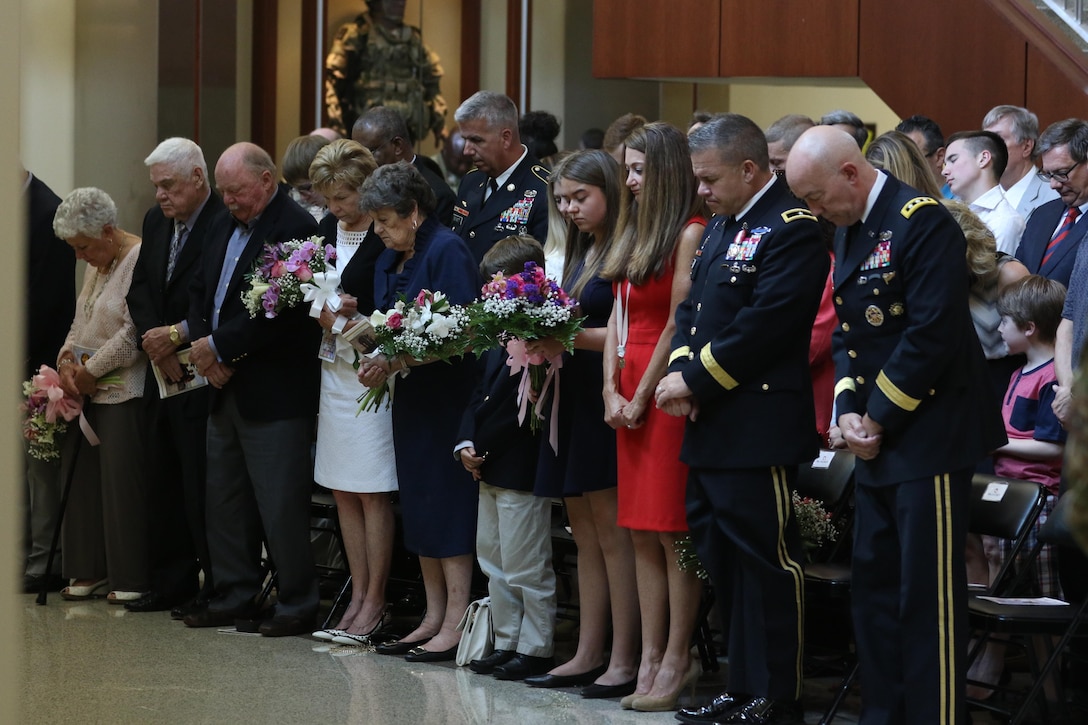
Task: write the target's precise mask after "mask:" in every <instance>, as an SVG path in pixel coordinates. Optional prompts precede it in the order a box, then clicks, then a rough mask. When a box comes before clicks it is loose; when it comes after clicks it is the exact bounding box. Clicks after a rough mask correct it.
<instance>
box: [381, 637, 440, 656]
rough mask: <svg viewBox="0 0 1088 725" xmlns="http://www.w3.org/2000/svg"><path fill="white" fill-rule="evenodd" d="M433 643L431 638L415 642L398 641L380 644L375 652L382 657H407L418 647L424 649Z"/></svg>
mask: <svg viewBox="0 0 1088 725" xmlns="http://www.w3.org/2000/svg"><path fill="white" fill-rule="evenodd" d="M430 641H431V638H430V637H425V638H424V639H417V640H416V641H414V642H405V641H404V640H397V641H396V642H387V643H385V644H380V645H378V646H377V647H375V648H374V651H375V652H377V653H378V654H380V655H406V654H408V653H409V652H411V651H412V650H413V649H415V648H417V647H422V646H423V645H425V644H427V643H428V642H430Z"/></svg>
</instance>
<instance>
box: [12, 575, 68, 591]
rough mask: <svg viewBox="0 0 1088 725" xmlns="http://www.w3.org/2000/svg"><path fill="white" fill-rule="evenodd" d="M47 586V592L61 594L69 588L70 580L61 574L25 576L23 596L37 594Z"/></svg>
mask: <svg viewBox="0 0 1088 725" xmlns="http://www.w3.org/2000/svg"><path fill="white" fill-rule="evenodd" d="M43 585H44V586H45V591H47V592H59V591H60V590H61V589H63V588H64V587H66V586H68V580H67V579H65V578H64V577H62V576H60V575H59V574H24V575H23V594H37V593H38V592H40V591H41V590H42V586H43Z"/></svg>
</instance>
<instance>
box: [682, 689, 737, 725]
mask: <svg viewBox="0 0 1088 725" xmlns="http://www.w3.org/2000/svg"><path fill="white" fill-rule="evenodd" d="M751 699H752V696H751V695H748V694H745V693H740V692H737V693H733V692H723V693H722V694H720V695H718V696H717V697H715V698H714V699H713V700H711V701H710V704H709V705H703V706H702V707H685V708H682V709H681V710H680V711H679V712H677V713H676V719H677V720H679V721H680V722H686V723H691V724H692V725H701V724H702V723H716V722H721V721H723V720H725V718H726V717H727V716H728V715H729V714H730V713H732V712H733V711H734V710H736V709H737V708H739V707H741V706H742V705H746V704H747V703H748V702H749V701H750V700H751Z"/></svg>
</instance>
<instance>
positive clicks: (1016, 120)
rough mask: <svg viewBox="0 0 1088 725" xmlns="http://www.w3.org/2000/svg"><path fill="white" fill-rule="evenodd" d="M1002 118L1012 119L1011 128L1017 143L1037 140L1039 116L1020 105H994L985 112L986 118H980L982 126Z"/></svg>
mask: <svg viewBox="0 0 1088 725" xmlns="http://www.w3.org/2000/svg"><path fill="white" fill-rule="evenodd" d="M1003 118H1008V119H1010V120H1011V121H1012V130H1013V133H1014V134H1015V135H1016V142H1017V143H1023V142H1024V141H1029V140H1030V141H1038V140H1039V117H1038V116H1036V115H1035V114H1034V113H1032V112H1031V111H1029V110H1028V109H1026V108H1022V107H1020V106H1009V105H1002V106H994V107H993V108H991V109H990V112H989V113H987V114H986V118H984V119H982V127H983V128H989V127H990V126H993V125H994V124H995V123H999V122H1000V121H1001V119H1003Z"/></svg>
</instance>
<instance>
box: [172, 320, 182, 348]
mask: <svg viewBox="0 0 1088 725" xmlns="http://www.w3.org/2000/svg"><path fill="white" fill-rule="evenodd" d="M170 342H172V343H173V344H174V347H177V346H178V345H180V344H181V333H180V332H178V326H177V325H170Z"/></svg>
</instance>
